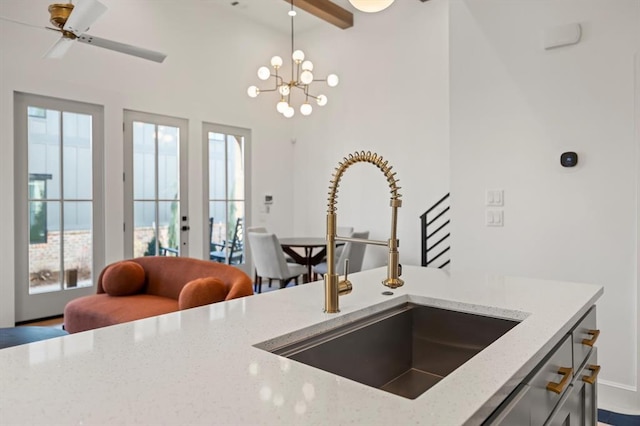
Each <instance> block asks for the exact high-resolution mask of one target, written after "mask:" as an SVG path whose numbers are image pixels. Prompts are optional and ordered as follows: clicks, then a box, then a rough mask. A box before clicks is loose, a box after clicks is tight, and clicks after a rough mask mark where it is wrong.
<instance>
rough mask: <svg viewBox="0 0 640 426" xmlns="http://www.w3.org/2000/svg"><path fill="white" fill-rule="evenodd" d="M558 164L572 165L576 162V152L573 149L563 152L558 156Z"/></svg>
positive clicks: (563, 165)
mask: <svg viewBox="0 0 640 426" xmlns="http://www.w3.org/2000/svg"><path fill="white" fill-rule="evenodd" d="M560 164H562V167H574V166H575V165H576V164H578V154H576V153H575V152H573V151H569V152H563V153H562V155H561V156H560Z"/></svg>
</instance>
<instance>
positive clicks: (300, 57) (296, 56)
mask: <svg viewBox="0 0 640 426" xmlns="http://www.w3.org/2000/svg"><path fill="white" fill-rule="evenodd" d="M291 58H292V59H293V60H294V61H295V63H296V64H299V63H300V62H302V61H304V52H303V51H302V50H296V51H295V52H293V54H292V55H291Z"/></svg>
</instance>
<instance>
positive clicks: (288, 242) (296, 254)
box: [279, 237, 344, 283]
mask: <svg viewBox="0 0 640 426" xmlns="http://www.w3.org/2000/svg"><path fill="white" fill-rule="evenodd" d="M279 240H280V245H281V246H282V250H283V251H284V252H285V253H286V254H287V255H289V256H290V257H291V259H293V261H294V262H296V263H298V264H300V265H305V266H306V267H307V273H306V274H305V276H304V278H303V281H304V282H305V283H307V282H310V281H312V277H313V276H314V273H313V267H314V266H316V265H317V264H319V263H321V262H322V261H323V260H324V259H325V257H326V255H327V240H326V239H325V238H324V237H288V238H280V239H279ZM343 244H344V243H343V242H337V243H336V246H340V245H343Z"/></svg>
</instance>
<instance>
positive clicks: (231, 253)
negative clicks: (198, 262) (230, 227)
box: [209, 217, 244, 265]
mask: <svg viewBox="0 0 640 426" xmlns="http://www.w3.org/2000/svg"><path fill="white" fill-rule="evenodd" d="M209 258H210V259H211V260H213V261H215V262H220V263H227V264H229V265H239V264H241V263H242V260H243V259H244V230H243V226H242V218H241V217H239V218H238V219H237V220H236V227H235V229H234V231H233V239H232V240H231V242H226V241H223V242H222V244H217V243H211V252H210V253H209Z"/></svg>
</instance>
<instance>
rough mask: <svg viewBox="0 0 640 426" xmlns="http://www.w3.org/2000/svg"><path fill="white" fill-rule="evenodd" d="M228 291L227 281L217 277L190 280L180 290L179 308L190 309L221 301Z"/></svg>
mask: <svg viewBox="0 0 640 426" xmlns="http://www.w3.org/2000/svg"><path fill="white" fill-rule="evenodd" d="M227 292H228V290H227V286H226V285H225V283H224V282H222V280H219V279H218V278H215V277H206V278H198V279H195V280H192V281H189V282H188V283H187V284H186V285H185V286H184V287H183V289H182V291H181V292H180V296H179V298H178V309H189V308H195V307H196V306H203V305H209V304H211V303H216V302H221V301H223V300H224V299H225V297H226V296H227Z"/></svg>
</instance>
